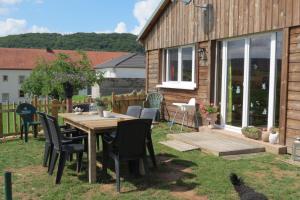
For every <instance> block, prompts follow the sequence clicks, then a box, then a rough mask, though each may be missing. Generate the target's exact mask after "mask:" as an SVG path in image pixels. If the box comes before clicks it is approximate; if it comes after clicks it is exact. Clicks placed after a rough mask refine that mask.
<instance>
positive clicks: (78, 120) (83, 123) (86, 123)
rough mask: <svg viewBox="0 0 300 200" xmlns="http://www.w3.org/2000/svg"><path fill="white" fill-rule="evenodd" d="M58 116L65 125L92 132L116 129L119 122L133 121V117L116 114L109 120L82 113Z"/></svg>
mask: <svg viewBox="0 0 300 200" xmlns="http://www.w3.org/2000/svg"><path fill="white" fill-rule="evenodd" d="M58 115H59V116H60V117H62V118H63V119H64V120H65V122H66V123H69V124H71V125H73V126H75V127H77V128H81V129H83V130H92V131H99V130H107V129H113V128H116V127H117V125H118V122H120V121H123V120H131V119H135V118H134V117H131V116H127V115H122V114H118V113H112V117H111V118H104V117H100V116H99V115H98V114H97V115H90V114H89V113H82V114H81V115H77V114H75V113H60V114H58Z"/></svg>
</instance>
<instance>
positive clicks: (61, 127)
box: [59, 125, 69, 129]
mask: <svg viewBox="0 0 300 200" xmlns="http://www.w3.org/2000/svg"><path fill="white" fill-rule="evenodd" d="M59 128H60V129H63V128H64V129H67V128H69V126H68V125H61V126H59Z"/></svg>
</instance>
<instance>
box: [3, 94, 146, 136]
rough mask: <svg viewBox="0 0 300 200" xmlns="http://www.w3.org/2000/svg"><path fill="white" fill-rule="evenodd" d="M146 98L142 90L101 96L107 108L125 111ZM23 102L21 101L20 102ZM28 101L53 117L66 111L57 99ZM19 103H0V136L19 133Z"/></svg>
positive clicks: (85, 100)
mask: <svg viewBox="0 0 300 200" xmlns="http://www.w3.org/2000/svg"><path fill="white" fill-rule="evenodd" d="M145 99H146V94H145V93H144V92H142V91H141V92H132V93H130V94H124V95H115V94H114V93H113V94H112V95H111V97H106V98H103V101H104V102H105V103H106V104H107V105H108V108H109V109H111V110H112V111H113V112H117V113H123V114H124V113H126V111H127V108H128V106H130V105H141V106H142V105H143V102H144V101H145ZM92 102H94V99H92V98H86V99H84V100H82V101H73V105H77V104H85V103H92ZM20 103H23V102H20ZM29 103H31V104H32V105H33V106H35V107H36V108H37V110H38V111H41V112H46V113H48V114H50V115H52V116H54V117H58V113H64V112H66V102H65V101H58V100H45V99H44V100H41V99H38V98H37V97H35V98H33V99H32V100H31V101H30V102H29ZM18 105H19V103H15V102H6V103H0V138H3V137H6V136H11V135H18V134H20V127H21V126H20V124H21V119H20V117H19V115H18V114H16V108H17V106H18Z"/></svg>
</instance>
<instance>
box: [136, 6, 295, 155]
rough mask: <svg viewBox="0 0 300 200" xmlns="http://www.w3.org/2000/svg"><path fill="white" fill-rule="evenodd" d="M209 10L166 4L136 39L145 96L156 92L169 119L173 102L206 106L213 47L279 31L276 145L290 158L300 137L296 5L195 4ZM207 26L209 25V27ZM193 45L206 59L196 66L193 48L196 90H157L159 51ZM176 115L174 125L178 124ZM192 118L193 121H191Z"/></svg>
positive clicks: (209, 95) (209, 96) (161, 65)
mask: <svg viewBox="0 0 300 200" xmlns="http://www.w3.org/2000/svg"><path fill="white" fill-rule="evenodd" d="M194 3H195V4H196V5H202V6H203V5H204V4H208V5H209V9H208V10H209V11H208V12H206V13H205V12H204V10H203V9H201V8H199V7H196V6H195V5H194V4H193V3H190V4H189V5H184V4H183V3H182V1H180V0H177V1H174V2H173V3H171V0H169V1H167V0H165V1H164V2H163V4H162V8H161V9H159V13H156V15H155V17H154V18H153V20H152V21H151V23H150V24H149V25H148V26H147V28H146V29H145V31H144V32H143V33H142V35H141V36H140V37H139V40H140V42H142V43H143V45H144V46H145V49H146V56H147V63H148V64H147V80H146V90H147V91H148V92H149V91H158V90H159V91H160V92H161V93H162V94H163V95H164V98H165V101H166V109H167V110H168V112H169V114H170V116H172V117H173V116H174V112H175V111H176V109H175V107H174V106H172V103H174V102H187V101H188V100H189V99H190V98H193V97H195V98H196V99H197V102H210V101H211V100H212V98H213V95H212V93H211V91H212V88H213V83H214V69H215V57H216V43H217V41H218V40H222V39H229V38H234V37H241V36H246V35H252V34H256V33H263V32H272V31H282V33H283V48H282V49H283V50H282V72H281V97H280V143H281V144H286V145H287V146H288V150H289V152H290V150H291V146H292V142H293V141H294V139H295V138H296V137H299V136H300V0H194ZM208 21H209V23H208ZM189 44H193V45H195V46H196V47H197V48H205V49H206V52H207V57H208V59H207V60H206V61H200V60H199V53H198V49H197V48H196V63H197V65H196V72H195V76H196V79H195V80H196V84H197V88H196V89H195V90H192V91H191V90H182V89H166V88H164V89H163V88H160V89H158V88H157V87H156V86H157V85H160V84H161V83H162V77H164V76H163V74H164V72H163V70H164V67H165V63H164V62H165V61H164V60H163V59H164V56H163V53H164V49H166V48H170V47H176V46H184V45H189ZM165 114H166V117H168V116H167V112H165ZM181 117H182V115H181V114H179V115H178V117H177V120H176V121H177V122H181ZM190 117H192V116H190Z"/></svg>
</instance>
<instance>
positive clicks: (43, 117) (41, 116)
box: [37, 112, 87, 172]
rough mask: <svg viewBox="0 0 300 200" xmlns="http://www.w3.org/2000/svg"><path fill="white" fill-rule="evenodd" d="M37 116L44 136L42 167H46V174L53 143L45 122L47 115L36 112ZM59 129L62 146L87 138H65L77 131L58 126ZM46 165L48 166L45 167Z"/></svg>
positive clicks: (46, 121)
mask: <svg viewBox="0 0 300 200" xmlns="http://www.w3.org/2000/svg"><path fill="white" fill-rule="evenodd" d="M37 114H38V115H39V120H40V123H41V125H42V128H43V131H44V135H45V151H44V159H43V167H47V166H48V172H49V170H50V163H51V156H52V150H53V142H52V138H51V132H50V129H49V124H48V120H47V116H48V115H47V114H46V113H42V112H37ZM60 128H61V134H63V136H62V138H63V140H62V143H63V144H70V143H78V142H82V140H83V139H85V138H87V136H85V137H82V136H80V137H65V135H71V134H76V133H77V130H76V129H66V128H65V126H60ZM47 163H48V165H47Z"/></svg>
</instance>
